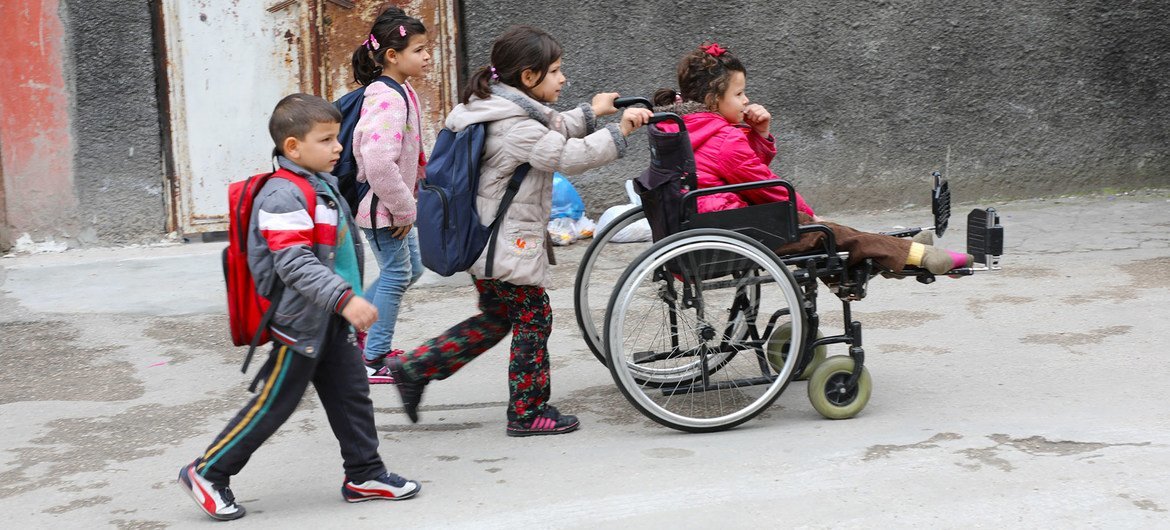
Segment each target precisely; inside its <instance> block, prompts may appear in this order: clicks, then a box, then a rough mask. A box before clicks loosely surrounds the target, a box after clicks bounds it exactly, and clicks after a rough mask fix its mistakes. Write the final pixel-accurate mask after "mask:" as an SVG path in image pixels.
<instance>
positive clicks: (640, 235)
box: [595, 204, 652, 243]
mask: <svg viewBox="0 0 1170 530" xmlns="http://www.w3.org/2000/svg"><path fill="white" fill-rule="evenodd" d="M634 208H637V206H636V205H633V204H619V205H617V206H611V207H609V209H607V210H605V213H602V214H601V217H599V218H598V219H597V227H596V229H595V231H596V232H601V231H602V230H604V229H605V227H606V225H608V224H609V223H612V222H613V220H614V219H617V218H618V217H619V216H621V215H622V214H623V213H626V212H628V211H630V210H632V209H634ZM651 237H652V235H651V233H650V222H649V221H647V220H646V219H645V218H643V219H639V220H638V221H637V222H635V223H633V224H631V225H630V226H627V227H625V228H623V229H621V230H620V231H618V233H616V234H614V235H613V237H612V238H610V240H609V241H610V242H611V243H634V242H637V241H650V238H651Z"/></svg>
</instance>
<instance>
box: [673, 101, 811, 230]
mask: <svg viewBox="0 0 1170 530" xmlns="http://www.w3.org/2000/svg"><path fill="white" fill-rule="evenodd" d="M654 110H656V111H666V112H674V113H676V114H679V115H681V116H682V117H683V122H684V123H686V125H687V134H688V135H689V136H690V137H691V148H692V149H693V150H694V153H695V173H696V177H697V179H698V183H699V188H713V187H715V186H724V185H727V184H739V183H743V182H756V181H760V180H771V179H777V178H780V177H777V176H776V174H775V173H772V170H771V169H769V168H768V164H770V163H771V162H772V159H773V158H775V157H776V140H775V139H774V138H773V137H772V135H768V137H767V138H765V137H763V136H761V135H760V134H759V133H756V132H755V131H753V130H752V129H751V128H750V127H747V126H745V125H737V124H732V123H731V122H729V121H727V119H726V118H724V117H723V116H722V115H720V114H719V113H717V112H709V111H706V110H705V109H704V108H703V107H702V106H701V105H699V104H697V103H690V102H687V103H681V104H678V105H672V106H668V107H660V108H656V109H654ZM658 127H661V128H662V130H664V131H668V132H673V131H677V130H678V127H677V126H676V125H674V124H673V123H670V122H664V123H661V124H659V125H658ZM787 200H788V191H787V190H785V189H784V188H781V187H767V188H757V189H754V190H747V191H741V192H739V193H716V194H714V195H707V196H704V197H700V198H699V204H698V207H699V211H700V212H711V211H716V210H730V209H733V208H743V207H744V206H747V205H749V204H763V203H769V202H777V201H787ZM796 209H797V210H798V211H801V212H804V213H806V214H808V215H810V216H811V215H814V214H813V209H812V207H811V206H809V205H808V203H806V202H804V198H802V197H801V196H800V194H799V193H797V194H796Z"/></svg>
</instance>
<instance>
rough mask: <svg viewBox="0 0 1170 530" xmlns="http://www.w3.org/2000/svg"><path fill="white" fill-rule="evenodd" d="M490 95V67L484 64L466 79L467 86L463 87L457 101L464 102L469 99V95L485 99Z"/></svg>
mask: <svg viewBox="0 0 1170 530" xmlns="http://www.w3.org/2000/svg"><path fill="white" fill-rule="evenodd" d="M491 95H492V67H491V66H485V67H483V68H480V69H479V70H476V72H475V73H474V74H471V79H468V80H467V86H464V87H463V91H462V92H460V93H459V101H460V102H461V103H464V104H466V103H467V102H469V101H471V96H475V97H477V98H480V99H486V98H488V97H491Z"/></svg>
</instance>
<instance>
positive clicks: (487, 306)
mask: <svg viewBox="0 0 1170 530" xmlns="http://www.w3.org/2000/svg"><path fill="white" fill-rule="evenodd" d="M475 288H476V290H478V291H479V311H480V312H479V314H477V315H475V316H473V317H471V318H468V319H467V320H464V321H463V322H460V323H458V324H456V325H455V326H452V327H451V328H450V329H448V330H447V331H445V332H443V334H442V335H439V336H438V337H435V338H433V339H431V340H429V341H427V342H426V343H425V344H423V345H422V346H419V347H418V348H415V349H414V351H411V352H408V353H407V354H406V355H404V356H403V358H402V360H403V369H404V370H405V371H406V375H408V376H410V377H411V378H414V379H419V380H427V381H429V380H431V379H446V378H448V377H450V376H451V374H454V373H455V372H457V371H459V369H460V368H462V367H463V365H465V364H467V363H468V362H471V360H472V359H475V358H476V357H478V356H479V354H481V353H483V352H485V351H487V350H488V349H490V348H491V347H492V346H495V345H496V344H497V343H499V342H500V341H501V340H503V339H504V337H505V336H506V335H507V334H508V332H509V331H511V332H512V349H511V361H510V362H509V363H508V387H509V389H510V391H511V395H510V399H509V403H508V421H509V422H514V421H518V422H522V423H523V422H528V421H531V420H532V419H534V418H536V417H537V416H539V415H540V414H541V413H543V412H544V405H545V403H547V402H548V398H549V393H550V381H549V360H548V337H549V333H551V332H552V307H551V306H549V302H548V294H547V293H545V291H544V288H543V287H536V286H531V285H514V284H511V283H508V282H503V281H500V280H479V279H476V280H475Z"/></svg>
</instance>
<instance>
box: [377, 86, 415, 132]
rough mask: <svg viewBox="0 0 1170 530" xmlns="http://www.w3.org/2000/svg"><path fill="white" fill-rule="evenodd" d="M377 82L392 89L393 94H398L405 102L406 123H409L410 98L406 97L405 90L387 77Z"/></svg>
mask: <svg viewBox="0 0 1170 530" xmlns="http://www.w3.org/2000/svg"><path fill="white" fill-rule="evenodd" d="M378 81H381V82H383V83H386V86H388V87H390V88H393V89H394V91H395V92H398V95H399V96H402V101H405V102H406V123H410V97H408V96H407V95H406V88H405V87H403V86H402V85H401V84H399V83H398V81H395V80H394V78H393V77H390V76H388V75H384V76H381V77H379V78H378Z"/></svg>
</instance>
